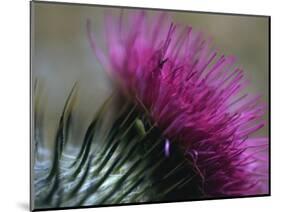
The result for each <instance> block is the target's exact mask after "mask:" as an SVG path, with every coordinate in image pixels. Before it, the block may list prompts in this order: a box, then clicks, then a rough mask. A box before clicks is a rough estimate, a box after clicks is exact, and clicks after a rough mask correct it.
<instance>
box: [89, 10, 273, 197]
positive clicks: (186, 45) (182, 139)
mask: <svg viewBox="0 0 281 212" xmlns="http://www.w3.org/2000/svg"><path fill="white" fill-rule="evenodd" d="M87 26H88V27H87V28H88V35H89V40H90V43H91V46H92V48H93V50H94V51H95V54H96V56H97V58H98V59H99V61H100V62H101V64H102V65H103V67H104V68H105V69H106V71H108V72H109V74H110V75H111V77H112V78H113V79H114V80H116V81H117V82H118V84H119V86H120V88H121V90H122V91H123V93H124V94H126V95H128V96H129V97H130V98H131V99H133V100H134V101H136V102H137V103H138V104H139V105H141V106H143V107H145V108H146V110H148V111H149V114H150V118H151V120H153V122H154V123H155V124H156V125H157V126H158V127H159V128H160V129H161V131H162V132H163V135H164V136H165V137H166V138H167V139H168V141H170V142H175V143H177V144H179V146H180V147H181V148H182V149H183V150H184V153H185V155H186V157H187V158H188V159H190V160H191V161H192V162H193V166H194V169H196V170H197V172H198V174H199V175H200V177H201V179H202V185H201V186H202V190H203V191H204V193H205V194H206V196H209V197H219V196H238V195H255V194H266V193H268V179H267V164H268V155H267V154H266V153H267V150H266V148H267V139H266V138H252V137H251V135H252V134H253V133H254V132H256V131H258V130H259V129H260V128H262V127H263V126H264V124H265V123H264V122H263V121H262V120H261V119H262V116H263V114H264V112H265V107H264V105H262V104H261V103H260V97H259V96H252V95H250V94H245V92H243V89H244V88H245V86H246V85H247V81H246V80H245V79H244V74H243V70H241V69H240V68H237V67H235V58H234V57H233V56H224V55H222V56H219V55H218V53H217V51H215V50H213V49H212V48H211V41H210V39H206V38H205V37H204V35H203V33H200V32H197V31H195V30H194V29H192V28H191V27H189V26H187V27H183V26H181V25H175V24H174V23H172V22H171V20H170V18H169V17H168V16H167V14H165V13H161V14H156V15H154V16H153V17H150V16H148V15H147V14H146V13H145V12H143V11H141V12H132V13H130V14H128V15H127V18H126V19H125V18H124V17H123V18H122V15H121V16H120V17H115V16H112V15H110V14H107V15H106V20H105V37H106V45H107V46H106V49H107V50H105V51H102V50H101V49H100V48H98V47H97V46H96V39H95V37H94V35H93V32H92V31H91V29H90V23H89V21H88V23H87ZM168 145H169V144H168V143H167V142H166V146H168ZM165 148H166V147H165ZM165 151H167V154H168V150H167V149H166V150H165Z"/></svg>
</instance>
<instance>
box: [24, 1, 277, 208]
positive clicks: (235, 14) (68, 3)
mask: <svg viewBox="0 0 281 212" xmlns="http://www.w3.org/2000/svg"><path fill="white" fill-rule="evenodd" d="M34 3H36V4H38V3H40V4H41V3H43V4H58V5H71V6H78V5H80V6H88V7H107V8H127V9H146V10H158V11H159V10H162V11H163V10H164V11H174V12H189V13H197V14H198V13H199V14H211V15H229V16H245V17H260V18H267V19H268V74H269V75H268V92H269V93H268V130H269V132H268V133H269V134H268V135H269V158H268V159H269V160H268V163H269V164H268V165H269V170H268V175H269V180H268V193H267V194H259V195H247V196H231V197H212V198H204V199H188V200H179V201H166V202H165V201H161V202H143V203H124V204H112V205H111V204H109V205H90V206H75V207H59V208H35V205H34V199H33V192H34V188H33V172H32V159H33V143H32V139H33V131H32V129H33V116H32V111H33V99H32V97H33V92H32V86H33V79H32V52H33V50H32V48H33V45H32V36H33V27H32V26H33V24H34V23H33V21H32V20H33V19H32V18H33V6H32V5H33V4H34ZM29 19H30V20H29V24H30V25H29V33H30V34H29V42H30V45H29V55H30V60H29V69H30V73H29V78H30V85H29V92H30V102H29V104H30V105H29V108H30V111H29V112H30V120H29V121H30V124H29V126H30V135H29V138H30V142H29V149H30V155H29V159H30V166H29V167H30V172H29V174H30V195H29V210H30V211H53V210H67V209H87V208H104V207H115V206H136V205H151V204H167V203H183V202H191V201H196V202H197V201H209V200H226V199H233V200H235V199H236V200H238V199H242V198H252V197H270V196H271V195H272V194H271V15H255V14H238V13H223V12H204V11H190V10H180V9H163V8H148V7H132V6H125V5H121V6H119V5H102V4H86V3H72V2H71V3H70V2H56V1H41V0H30V1H29Z"/></svg>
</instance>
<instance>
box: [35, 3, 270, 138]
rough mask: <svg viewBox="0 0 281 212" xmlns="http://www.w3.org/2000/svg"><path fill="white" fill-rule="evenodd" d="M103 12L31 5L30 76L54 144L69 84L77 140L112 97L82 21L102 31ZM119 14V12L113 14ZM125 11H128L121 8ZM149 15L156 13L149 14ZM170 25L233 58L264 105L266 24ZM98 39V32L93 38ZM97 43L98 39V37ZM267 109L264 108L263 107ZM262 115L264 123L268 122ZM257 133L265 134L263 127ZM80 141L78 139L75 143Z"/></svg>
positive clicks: (209, 20) (225, 20)
mask: <svg viewBox="0 0 281 212" xmlns="http://www.w3.org/2000/svg"><path fill="white" fill-rule="evenodd" d="M105 10H109V8H105V7H97V6H83V5H70V4H52V3H42V2H37V3H34V2H33V5H32V76H33V79H35V78H37V79H39V83H40V84H41V86H42V88H43V90H42V94H41V95H42V98H44V99H45V102H44V103H42V107H44V113H45V117H46V119H45V120H44V124H45V126H46V133H45V138H46V139H47V140H53V138H54V134H55V133H54V131H55V129H56V127H57V124H58V120H59V115H60V113H61V111H62V108H63V105H64V103H65V100H66V98H67V95H68V94H69V92H70V90H71V88H72V86H73V84H74V83H75V82H76V81H77V82H79V91H78V99H79V101H78V102H77V105H76V113H75V114H74V116H75V119H76V122H75V123H76V124H77V126H78V127H76V128H75V129H74V130H76V131H75V132H74V135H75V137H76V138H79V137H80V136H81V135H82V134H83V133H84V129H85V127H86V125H88V124H89V122H90V119H91V118H92V116H93V115H94V113H95V112H96V110H97V108H98V107H99V106H100V105H101V104H102V102H103V101H104V100H105V99H106V97H108V95H109V94H110V93H111V89H112V88H111V86H110V82H109V81H108V78H107V76H106V74H105V72H104V70H103V69H102V67H101V66H100V64H99V63H98V61H97V60H96V59H95V57H94V55H93V52H92V50H91V48H90V45H89V42H88V39H87V35H86V19H87V18H89V19H90V20H91V22H92V27H93V29H94V30H95V31H96V32H98V31H100V30H102V24H103V18H104V11H105ZM112 10H113V11H115V12H117V13H118V12H119V11H120V9H119V8H114V9H112ZM126 10H129V9H125V11H126ZM151 13H157V11H152V12H151ZM169 13H170V14H171V16H172V18H173V20H174V21H175V22H178V23H182V24H185V25H186V24H188V25H191V26H193V27H194V28H195V29H197V30H200V31H203V32H205V33H206V34H207V35H208V36H210V37H212V38H213V43H214V46H215V47H216V48H218V49H219V50H220V53H222V54H226V55H235V56H237V58H238V63H237V66H239V67H242V68H243V69H244V70H245V73H246V77H247V78H248V79H249V80H250V81H251V85H250V87H248V88H247V89H248V91H249V92H254V93H260V94H262V96H263V100H264V102H268V87H269V85H268V81H269V79H268V76H269V70H268V63H269V61H268V54H269V53H268V39H269V37H268V36H269V35H268V19H267V18H266V17H255V16H234V15H220V14H205V13H201V14H200V13H193V12H179V11H177V12H174V11H169ZM96 34H97V35H99V33H96ZM98 40H102V39H101V38H100V37H99V38H98ZM267 110H268V108H267ZM267 114H268V112H266V115H265V119H268V116H267ZM258 134H260V135H264V136H267V135H268V124H267V125H266V127H265V128H263V129H262V130H261V131H260V132H259V133H258ZM78 140H79V139H78Z"/></svg>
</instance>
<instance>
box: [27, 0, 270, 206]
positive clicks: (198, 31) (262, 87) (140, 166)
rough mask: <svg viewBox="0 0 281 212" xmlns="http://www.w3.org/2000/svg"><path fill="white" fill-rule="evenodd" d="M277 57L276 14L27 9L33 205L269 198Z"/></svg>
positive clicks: (69, 6) (39, 5)
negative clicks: (273, 52) (273, 54)
mask: <svg viewBox="0 0 281 212" xmlns="http://www.w3.org/2000/svg"><path fill="white" fill-rule="evenodd" d="M269 51H270V17H268V16H258V15H239V14H222V13H204V12H193V11H173V10H162V9H148V8H130V7H114V6H101V5H87V4H73V3H54V2H53V3H51V2H40V1H38V2H37V1H33V2H31V209H32V210H51V209H66V208H83V207H101V206H122V205H132V204H148V203H167V202H181V201H195V200H196V201H197V200H211V199H224V198H238V197H259V196H268V195H270V154H269V153H270V151H269V150H270V148H269V147H270V116H269V114H270V111H269V110H270V105H269V103H270V92H269V91H270V90H269V79H270V52H269ZM218 204H219V203H218Z"/></svg>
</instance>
